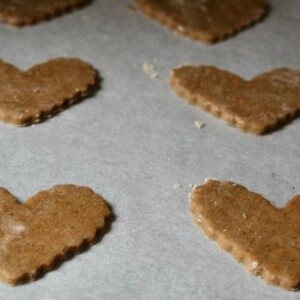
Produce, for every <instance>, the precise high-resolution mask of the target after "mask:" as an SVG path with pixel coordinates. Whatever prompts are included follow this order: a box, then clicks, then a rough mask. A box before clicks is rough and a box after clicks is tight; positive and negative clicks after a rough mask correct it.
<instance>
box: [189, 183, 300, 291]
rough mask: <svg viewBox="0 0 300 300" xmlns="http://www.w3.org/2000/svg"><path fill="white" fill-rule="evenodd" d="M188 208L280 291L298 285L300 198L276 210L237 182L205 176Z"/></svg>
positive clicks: (208, 230)
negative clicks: (204, 181)
mask: <svg viewBox="0 0 300 300" xmlns="http://www.w3.org/2000/svg"><path fill="white" fill-rule="evenodd" d="M190 211H191V212H192V214H193V216H194V220H195V222H196V223H197V224H198V225H199V226H200V227H202V229H203V230H204V232H205V233H206V235H207V236H208V237H209V238H211V239H214V240H216V242H217V243H218V244H219V246H221V247H222V248H223V249H225V250H227V251H228V252H230V253H231V255H232V256H233V257H234V258H235V259H237V260H238V261H240V262H242V263H243V264H244V265H245V267H246V268H247V269H248V270H249V271H250V272H252V273H253V274H255V275H259V276H261V277H262V278H263V279H264V280H265V281H266V282H268V283H271V284H275V285H278V286H280V287H282V288H284V289H288V290H297V289H299V288H300V196H296V197H294V198H293V199H292V200H291V201H290V202H288V204H287V205H286V206H285V207H284V208H280V209H279V208H276V207H274V206H273V205H272V204H271V203H270V202H269V201H268V200H266V199H265V198H263V196H261V195H259V194H257V193H253V192H250V191H248V190H247V189H246V188H245V187H243V186H241V185H238V184H235V183H232V182H226V181H218V180H208V181H207V182H206V183H205V184H204V185H201V186H198V187H196V188H195V189H194V190H193V193H192V196H191V204H190Z"/></svg>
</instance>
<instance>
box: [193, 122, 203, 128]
mask: <svg viewBox="0 0 300 300" xmlns="http://www.w3.org/2000/svg"><path fill="white" fill-rule="evenodd" d="M195 127H196V128H198V129H202V128H203V127H205V123H204V122H202V121H196V122H195Z"/></svg>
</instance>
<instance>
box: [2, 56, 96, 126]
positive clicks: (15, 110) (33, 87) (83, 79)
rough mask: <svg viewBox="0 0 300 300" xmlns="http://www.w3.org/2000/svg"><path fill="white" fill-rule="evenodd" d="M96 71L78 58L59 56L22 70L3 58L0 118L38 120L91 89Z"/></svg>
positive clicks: (22, 122) (18, 122)
mask: <svg viewBox="0 0 300 300" xmlns="http://www.w3.org/2000/svg"><path fill="white" fill-rule="evenodd" d="M97 83H98V74H97V71H96V70H95V69H94V68H93V67H92V66H91V65H90V64H88V63H86V62H83V61H81V60H79V59H76V58H57V59H53V60H49V61H47V62H45V63H42V64H39V65H36V66H34V67H32V68H31V69H29V70H27V71H25V72H23V71H20V70H18V69H17V68H16V67H15V66H13V65H11V64H8V63H6V62H4V61H1V60H0V120H2V121H3V122H8V123H12V124H15V125H19V126H24V125H28V124H32V123H37V122H39V121H41V120H43V119H45V118H47V117H50V116H52V115H53V114H55V113H57V112H59V111H60V110H62V109H63V108H65V107H66V106H68V105H71V104H72V103H74V102H76V101H77V100H79V99H80V98H82V97H84V96H86V95H87V94H89V93H91V92H92V91H93V90H94V89H95V88H96V87H97Z"/></svg>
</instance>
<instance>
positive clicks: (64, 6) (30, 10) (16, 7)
mask: <svg viewBox="0 0 300 300" xmlns="http://www.w3.org/2000/svg"><path fill="white" fill-rule="evenodd" d="M88 2H90V0H0V19H1V20H2V21H3V22H6V23H9V24H10V25H13V26H22V25H31V24H34V23H37V22H40V21H43V20H46V19H49V18H52V17H54V16H56V15H60V14H62V13H64V12H67V11H69V10H72V9H74V8H78V7H80V6H83V5H85V4H87V3H88Z"/></svg>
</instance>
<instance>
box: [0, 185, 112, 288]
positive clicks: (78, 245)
mask: <svg viewBox="0 0 300 300" xmlns="http://www.w3.org/2000/svg"><path fill="white" fill-rule="evenodd" d="M110 215H111V212H110V209H109V207H108V206H107V204H106V203H105V201H104V200H103V198H102V197H100V196H99V195H97V194H95V193H94V192H93V191H92V190H91V189H89V188H86V187H78V186H74V185H57V186H55V187H53V188H51V189H50V190H46V191H41V192H39V193H37V194H36V195H35V196H33V197H31V198H30V199H29V200H27V202H26V203H25V204H19V203H18V202H17V200H16V199H15V198H14V197H13V196H12V195H11V194H10V193H9V192H8V191H7V190H5V189H3V188H0V265H1V267H0V280H2V281H4V282H6V283H9V284H18V283H20V282H24V281H28V280H33V279H36V278H37V277H38V276H39V275H41V273H44V272H46V271H49V270H51V269H52V268H53V267H55V263H56V261H60V260H63V259H66V258H67V256H69V255H70V254H72V253H73V254H75V253H77V252H78V251H80V250H82V248H83V247H84V246H86V245H91V244H92V243H94V242H95V241H96V238H97V234H98V233H100V232H102V231H103V229H104V227H105V225H106V224H105V223H106V219H107V218H108V217H109V216H110Z"/></svg>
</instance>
